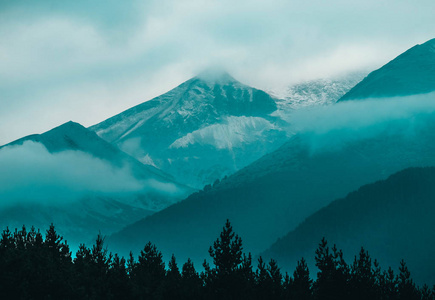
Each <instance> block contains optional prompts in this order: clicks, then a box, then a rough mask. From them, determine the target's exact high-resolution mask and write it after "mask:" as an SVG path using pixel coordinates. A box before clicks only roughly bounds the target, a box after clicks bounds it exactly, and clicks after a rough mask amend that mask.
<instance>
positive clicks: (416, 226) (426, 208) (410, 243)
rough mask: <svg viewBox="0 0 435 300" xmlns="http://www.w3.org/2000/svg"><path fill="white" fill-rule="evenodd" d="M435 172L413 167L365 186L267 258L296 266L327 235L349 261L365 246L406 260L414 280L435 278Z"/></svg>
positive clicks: (388, 262)
mask: <svg viewBox="0 0 435 300" xmlns="http://www.w3.org/2000/svg"><path fill="white" fill-rule="evenodd" d="M434 212H435V168H434V167H428V168H410V169H406V170H404V171H401V172H398V173H396V174H394V175H392V176H390V177H389V178H388V179H386V180H382V181H378V182H375V183H372V184H369V185H365V186H363V187H361V188H359V189H358V190H356V191H355V192H352V193H350V194H349V195H347V196H346V197H345V198H343V199H340V200H336V201H334V202H332V203H331V204H330V205H328V206H327V207H325V208H323V209H321V210H319V211H318V212H316V213H314V214H313V215H311V216H310V217H309V218H307V219H306V220H305V221H304V222H303V223H302V224H301V225H299V226H298V227H297V228H296V229H295V230H293V231H291V232H290V233H288V234H287V235H286V236H285V237H283V238H281V239H279V240H278V241H277V242H276V243H275V244H273V245H272V247H271V248H270V249H269V250H267V251H266V252H265V253H264V255H265V256H266V257H274V258H276V259H277V260H278V262H279V263H280V264H282V265H283V266H285V267H286V268H287V267H294V266H295V261H296V260H297V259H300V258H301V257H307V258H308V264H309V265H310V266H313V265H314V260H313V258H312V256H313V254H314V251H315V249H316V248H317V246H318V241H319V239H321V238H322V237H326V239H327V240H328V241H329V242H330V243H331V242H332V243H336V244H337V246H338V247H339V248H343V251H344V253H346V254H348V255H349V256H348V258H350V259H351V258H352V255H355V254H357V253H358V252H359V249H360V246H361V245H364V246H365V248H366V249H367V250H368V251H369V252H370V253H371V254H372V255H373V256H374V257H376V258H378V259H379V260H380V261H381V262H382V266H383V267H384V268H387V267H388V266H394V265H397V263H398V262H399V261H400V260H401V259H405V260H406V261H407V263H408V265H409V268H410V270H411V272H412V273H413V274H414V277H415V278H416V279H417V280H419V281H420V282H421V281H424V282H433V280H435V271H434V270H435V257H434V253H435V231H434V230H433V229H434V228H435V218H434Z"/></svg>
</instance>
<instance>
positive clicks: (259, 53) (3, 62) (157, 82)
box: [0, 0, 435, 144]
mask: <svg viewBox="0 0 435 300" xmlns="http://www.w3.org/2000/svg"><path fill="white" fill-rule="evenodd" d="M434 10H435V3H434V2H433V1H432V0H421V1H420V2H419V5H416V4H415V2H413V1H399V2H398V1H392V0H388V1H381V2H380V1H375V0H364V1H362V0H357V1H352V2H349V1H342V0H332V1H320V0H314V1H302V0H296V1H285V0H272V1H271V0H268V1H266V0H255V1H248V0H241V1H237V2H234V1H230V0H220V1H215V0H186V1H178V0H177V1H175V0H161V1H134V0H132V1H122V2H119V1H113V0H109V1H102V0H92V1H84V0H78V1H73V2H65V1H63V2H60V1H54V0H41V1H38V2H37V3H36V2H35V1H30V0H17V1H0V40H1V41H2V42H1V43H0V100H1V101H0V144H3V143H6V142H9V141H11V140H13V139H16V138H19V137H21V136H24V135H26V134H30V133H34V132H30V131H29V128H32V130H35V131H36V132H43V131H46V130H48V129H50V128H52V127H54V125H55V124H58V123H62V122H64V121H65V120H76V121H78V122H80V123H82V124H84V125H92V124H95V123H97V122H99V121H101V120H103V119H105V118H107V117H109V116H111V115H114V114H116V113H119V112H120V111H121V110H123V109H126V108H128V107H131V106H133V105H135V104H138V103H140V102H143V101H145V100H147V99H150V98H151V97H153V96H157V95H159V94H161V93H163V92H165V91H167V90H169V89H170V88H172V87H174V86H175V85H177V84H179V83H181V82H182V81H183V80H186V79H188V78H189V77H191V76H193V75H195V74H196V73H197V72H199V71H200V70H201V69H203V68H205V67H207V66H209V65H210V64H213V65H220V66H223V67H225V68H227V69H228V71H230V72H231V73H233V74H234V76H235V77H236V78H239V79H240V80H242V81H244V82H246V83H248V84H251V85H254V86H256V87H259V88H269V87H270V86H274V85H285V84H288V83H290V82H296V81H300V80H305V79H313V78H318V77H325V76H335V75H340V74H343V73H346V72H350V71H355V70H360V69H362V68H363V69H368V70H372V69H375V68H377V67H379V66H381V65H382V64H384V63H386V62H387V61H389V60H391V59H393V58H394V57H395V56H396V55H398V54H400V53H401V52H403V51H404V50H406V49H407V48H409V47H411V46H413V45H415V44H417V43H422V42H424V41H426V40H428V39H430V38H433V14H434ZM30 117H31V118H30Z"/></svg>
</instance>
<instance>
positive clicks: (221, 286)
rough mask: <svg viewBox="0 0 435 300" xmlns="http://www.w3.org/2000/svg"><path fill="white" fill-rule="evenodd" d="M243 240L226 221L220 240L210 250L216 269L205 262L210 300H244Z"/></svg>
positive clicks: (205, 277) (205, 276)
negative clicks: (242, 272) (242, 274)
mask: <svg viewBox="0 0 435 300" xmlns="http://www.w3.org/2000/svg"><path fill="white" fill-rule="evenodd" d="M242 250H243V247H242V239H241V238H240V237H239V236H238V235H236V234H235V233H234V232H233V228H232V226H231V224H230V222H229V220H227V221H226V223H225V226H224V227H223V230H222V232H221V234H220V236H219V238H218V239H217V240H216V241H215V242H214V243H213V246H212V247H210V249H209V254H210V256H211V258H212V259H213V265H214V267H213V268H211V267H210V266H209V264H208V263H207V262H204V265H203V266H204V270H205V271H204V276H203V278H204V279H205V281H206V291H207V293H208V295H207V297H209V299H244V297H245V296H246V295H244V294H243V282H242V280H243V279H242V278H243V277H242V276H241V272H240V269H241V267H242V262H243V256H242V254H243V253H242Z"/></svg>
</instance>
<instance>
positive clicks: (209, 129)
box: [169, 116, 280, 150]
mask: <svg viewBox="0 0 435 300" xmlns="http://www.w3.org/2000/svg"><path fill="white" fill-rule="evenodd" d="M275 129H276V130H280V128H277V126H276V125H274V124H272V123H271V122H269V121H268V120H265V119H263V118H260V117H246V116H242V117H235V116H229V117H225V118H224V120H223V123H222V124H213V125H210V126H206V127H204V128H201V129H199V130H195V131H193V132H191V133H188V134H187V135H185V136H183V137H181V138H179V139H177V140H175V142H173V143H172V144H171V145H170V146H169V148H170V149H172V148H187V147H188V146H189V145H193V144H199V145H210V146H213V147H215V148H216V149H229V150H231V149H232V148H233V147H241V146H242V145H243V144H244V143H251V142H255V141H256V140H258V139H259V138H260V137H261V135H262V134H263V133H264V132H265V131H268V130H275Z"/></svg>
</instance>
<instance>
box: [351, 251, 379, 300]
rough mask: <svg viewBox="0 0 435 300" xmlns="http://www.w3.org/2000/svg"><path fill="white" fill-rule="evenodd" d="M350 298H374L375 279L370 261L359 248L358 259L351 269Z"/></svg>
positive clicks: (365, 252)
mask: <svg viewBox="0 0 435 300" xmlns="http://www.w3.org/2000/svg"><path fill="white" fill-rule="evenodd" d="M350 290H351V298H352V299H355V300H358V299H361V300H363V299H374V298H375V296H376V277H375V274H374V273H373V270H372V260H371V258H370V255H369V254H368V252H367V251H365V250H364V248H361V251H360V253H359V257H358V259H357V257H355V260H354V262H353V265H352V269H351V278H350Z"/></svg>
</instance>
